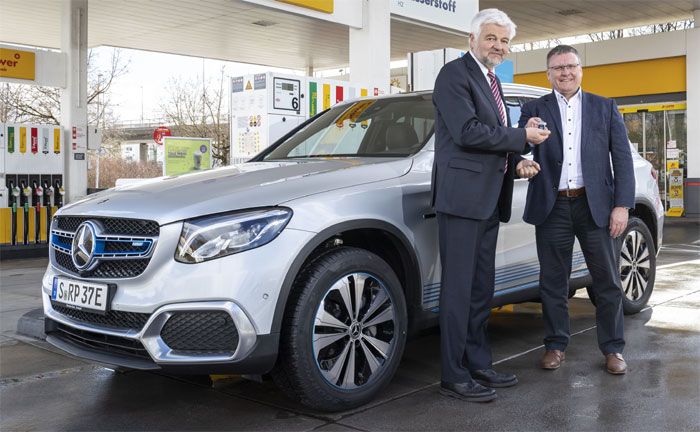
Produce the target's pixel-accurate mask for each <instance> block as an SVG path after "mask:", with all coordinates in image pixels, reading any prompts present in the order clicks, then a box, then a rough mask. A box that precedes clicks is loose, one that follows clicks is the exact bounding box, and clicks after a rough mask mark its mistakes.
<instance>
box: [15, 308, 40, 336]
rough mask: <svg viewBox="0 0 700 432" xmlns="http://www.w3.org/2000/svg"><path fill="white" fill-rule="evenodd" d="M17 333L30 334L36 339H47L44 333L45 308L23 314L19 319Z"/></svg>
mask: <svg viewBox="0 0 700 432" xmlns="http://www.w3.org/2000/svg"><path fill="white" fill-rule="evenodd" d="M17 334H21V335H24V336H30V337H33V338H36V339H42V340H43V339H46V334H45V333H44V310H43V309H41V308H37V309H32V310H30V311H29V312H27V313H25V314H24V315H22V316H21V317H20V319H19V321H17Z"/></svg>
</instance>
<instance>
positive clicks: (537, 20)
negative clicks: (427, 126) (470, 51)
mask: <svg viewBox="0 0 700 432" xmlns="http://www.w3.org/2000/svg"><path fill="white" fill-rule="evenodd" d="M61 1H62V0H0V16H1V17H2V24H1V25H0V42H4V43H10V44H21V45H31V46H37V47H46V48H60V46H61V41H60V31H61ZM341 1H342V0H341ZM407 1H408V0H407ZM370 3H371V2H370ZM490 7H496V8H499V9H502V10H504V11H505V12H507V13H508V14H509V15H510V17H511V18H512V19H513V21H515V23H516V24H517V25H518V35H517V37H516V39H515V40H514V43H522V42H534V41H539V40H545V39H553V38H561V37H566V36H573V35H580V34H587V33H594V32H598V31H605V30H611V29H619V28H627V27H636V26H641V25H645V24H655V23H661V22H671V21H677V20H685V19H691V18H692V16H693V10H694V9H700V0H663V1H661V0H634V1H630V0H585V1H584V0H537V1H535V0H482V1H480V3H479V8H480V9H484V8H490ZM466 36H467V34H466V33H460V32H456V31H446V30H445V29H440V28H435V27H426V26H424V25H419V24H416V23H413V22H407V21H406V20H399V19H394V18H392V21H391V59H392V60H402V59H405V58H406V54H407V53H409V52H415V51H423V50H432V49H436V48H444V47H454V48H462V49H466V47H467V40H466ZM88 45H89V46H90V47H98V46H113V47H122V48H132V49H138V50H148V51H156V52H163V53H171V54H181V55H189V56H196V57H205V58H213V59H220V60H228V61H235V62H242V63H253V64H262V65H268V66H275V67H282V68H290V69H305V68H307V67H308V66H311V67H312V68H313V69H315V70H318V69H328V68H335V67H345V66H347V65H348V63H349V32H348V27H347V26H345V25H341V24H336V23H333V22H329V21H323V20H318V19H315V18H310V17H306V16H302V15H296V14H292V13H288V12H283V11H281V10H276V9H271V8H267V7H263V6H259V5H256V4H253V3H248V2H244V1H242V0H118V1H115V0H89V2H88ZM367 49H371V47H367Z"/></svg>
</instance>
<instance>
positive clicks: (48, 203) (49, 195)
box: [43, 179, 54, 241]
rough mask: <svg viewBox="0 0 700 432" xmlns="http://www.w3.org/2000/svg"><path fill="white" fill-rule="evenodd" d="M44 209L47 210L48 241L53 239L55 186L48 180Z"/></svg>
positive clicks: (45, 182) (45, 183) (46, 181)
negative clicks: (52, 218)
mask: <svg viewBox="0 0 700 432" xmlns="http://www.w3.org/2000/svg"><path fill="white" fill-rule="evenodd" d="M43 186H44V208H45V209H46V239H47V241H48V239H50V238H51V216H53V215H52V214H51V211H52V208H53V199H54V198H53V186H51V181H50V180H48V179H45V180H44V185H43Z"/></svg>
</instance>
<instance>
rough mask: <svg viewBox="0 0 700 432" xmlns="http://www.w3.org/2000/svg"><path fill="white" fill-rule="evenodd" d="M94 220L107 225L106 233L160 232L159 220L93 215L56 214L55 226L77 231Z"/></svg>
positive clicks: (136, 234)
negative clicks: (86, 222)
mask: <svg viewBox="0 0 700 432" xmlns="http://www.w3.org/2000/svg"><path fill="white" fill-rule="evenodd" d="M87 220H93V221H98V222H100V223H101V224H102V225H103V226H104V227H105V233H106V234H113V235H117V234H118V235H124V236H147V237H155V236H158V234H159V232H160V227H159V226H158V222H155V221H150V220H140V219H122V218H106V217H91V216H56V217H55V220H54V223H55V224H56V225H55V227H56V228H58V229H60V230H61V231H68V232H75V231H76V230H77V229H78V226H80V224H81V223H83V222H85V221H87Z"/></svg>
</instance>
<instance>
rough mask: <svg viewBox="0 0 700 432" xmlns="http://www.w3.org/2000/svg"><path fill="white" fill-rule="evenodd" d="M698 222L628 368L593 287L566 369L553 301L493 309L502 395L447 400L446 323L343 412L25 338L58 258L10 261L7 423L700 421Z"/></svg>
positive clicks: (585, 424) (630, 343)
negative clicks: (87, 357)
mask: <svg viewBox="0 0 700 432" xmlns="http://www.w3.org/2000/svg"><path fill="white" fill-rule="evenodd" d="M698 227H699V226H698V225H697V224H690V226H688V225H684V226H683V227H682V228H681V229H680V231H681V232H679V233H676V232H674V231H673V230H671V233H670V234H669V233H668V232H667V234H666V239H673V238H674V236H677V239H678V240H680V241H677V242H676V243H669V242H667V246H668V247H667V248H664V249H662V252H661V255H660V256H659V263H660V266H661V267H660V268H659V270H658V272H657V277H656V287H655V290H654V293H653V295H652V297H651V300H650V307H649V308H647V309H646V310H644V311H643V312H641V313H640V314H637V315H634V316H628V317H626V320H625V332H626V339H627V348H626V350H625V357H626V359H627V361H628V363H629V373H628V374H627V375H624V376H612V375H609V374H607V373H606V372H605V370H604V368H603V356H602V355H601V354H600V352H599V351H598V349H597V343H596V340H595V320H594V313H595V311H594V309H593V307H592V306H591V305H590V303H589V301H588V299H587V297H586V295H585V291H581V292H579V294H578V295H577V296H576V297H575V298H573V299H572V300H571V303H570V311H571V328H572V332H573V336H572V341H571V345H570V347H569V349H568V350H567V360H566V362H565V363H564V365H563V366H562V368H560V369H559V370H557V371H543V370H540V369H538V368H537V366H536V364H537V360H538V359H539V356H540V355H541V349H542V348H541V339H542V322H541V311H540V305H539V304H537V303H526V304H522V305H516V306H515V307H514V308H513V311H508V312H496V313H495V314H494V315H493V317H492V319H491V321H490V335H491V340H492V346H493V351H494V359H495V360H496V364H497V366H496V367H497V368H499V369H503V370H508V371H510V372H514V373H516V374H517V375H518V378H519V380H520V383H519V384H518V385H517V386H516V387H513V388H509V389H499V390H498V396H499V397H498V400H496V401H495V402H493V403H490V404H470V403H466V402H461V401H457V400H453V399H448V398H444V397H441V396H440V395H439V393H438V385H439V367H440V363H439V335H438V333H437V332H436V331H433V332H427V333H425V334H424V335H422V336H420V337H418V338H416V339H414V340H412V341H410V342H409V343H408V345H407V348H406V353H405V355H404V358H403V361H402V364H401V367H400V368H399V370H398V372H397V375H396V377H395V378H394V380H393V381H392V383H391V385H390V386H389V387H388V389H387V390H386V391H385V392H384V393H383V394H381V395H380V396H379V397H378V398H377V399H376V400H375V401H373V402H372V403H371V404H369V405H367V406H364V407H361V408H359V409H357V410H353V411H348V412H344V413H334V414H326V413H318V412H313V411H310V410H308V409H306V408H304V407H302V406H300V405H299V404H297V403H296V402H295V401H292V400H289V399H287V398H286V397H285V396H284V395H283V394H282V393H281V392H280V391H279V390H278V389H277V388H276V387H275V386H274V385H273V384H272V383H271V382H269V381H265V382H263V383H256V382H251V381H247V380H243V379H240V378H230V379H226V380H219V381H215V382H213V383H212V382H211V381H210V380H209V379H208V377H181V376H178V377H174V376H165V375H160V374H154V373H145V372H128V373H120V372H115V371H112V370H109V369H106V368H103V367H101V366H97V365H92V364H89V363H85V362H83V361H81V360H77V359H73V358H70V357H68V356H66V355H64V354H62V353H60V352H58V351H56V350H55V349H53V348H52V347H50V346H48V345H47V344H46V343H45V342H43V341H41V340H38V339H34V338H29V337H25V336H22V335H18V334H17V332H16V329H15V328H13V324H14V325H16V323H17V322H18V320H19V319H20V318H21V317H22V316H26V315H25V314H26V313H27V312H29V311H32V310H34V309H36V307H37V306H38V305H39V304H40V298H39V290H38V286H39V282H40V280H41V275H42V273H43V269H44V267H45V265H46V261H45V260H23V261H10V262H2V263H0V271H1V272H2V275H1V276H2V288H1V289H0V312H1V314H2V319H1V320H0V326H1V327H0V330H1V334H0V411H1V413H2V415H1V416H0V417H1V418H0V430H3V431H5V430H46V429H58V430H153V429H158V430H164V429H168V430H341V431H344V430H345V431H349V430H700V411H699V410H698V409H697V407H698V406H700V362H699V361H698V360H700V321H699V320H698V316H700V260H698V259H697V258H698V257H700V245H699V244H697V241H698V240H699V237H700V235H699V233H698ZM671 228H673V227H671ZM693 258H695V261H690V262H689V261H688V260H689V259H693ZM678 262H681V263H680V264H677V263H678ZM13 320H14V321H13Z"/></svg>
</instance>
